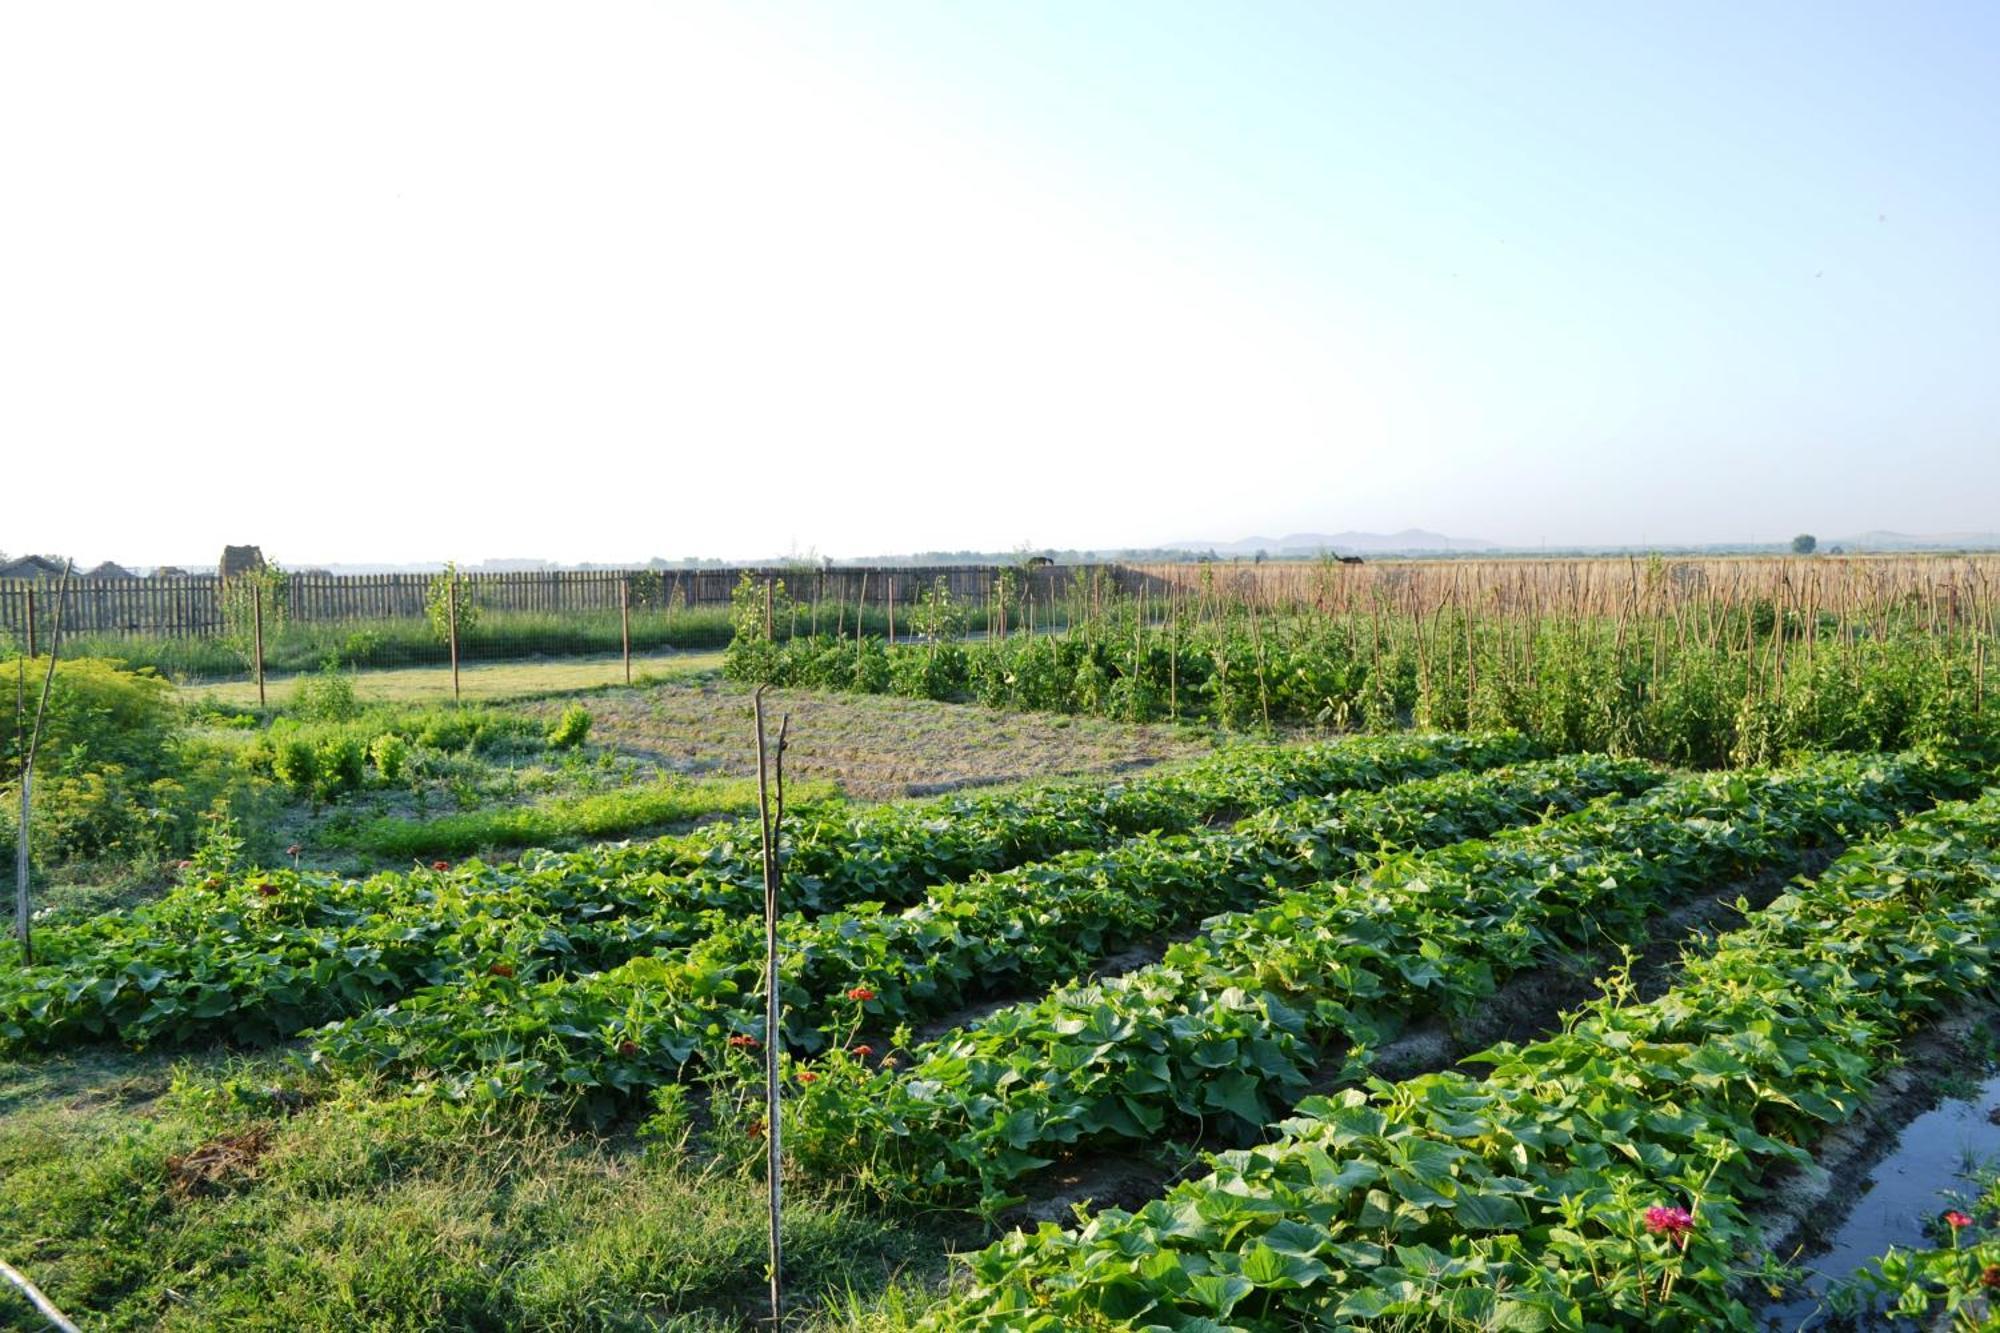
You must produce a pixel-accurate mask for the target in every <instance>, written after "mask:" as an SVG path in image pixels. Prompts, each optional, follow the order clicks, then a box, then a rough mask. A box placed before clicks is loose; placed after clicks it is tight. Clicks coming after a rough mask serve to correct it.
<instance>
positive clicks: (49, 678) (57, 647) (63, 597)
mask: <svg viewBox="0 0 2000 1333" xmlns="http://www.w3.org/2000/svg"><path fill="white" fill-rule="evenodd" d="M74 568H75V563H74V562H73V561H64V562H63V576H62V581H61V582H60V583H58V584H57V585H56V621H55V628H54V629H53V630H51V631H50V633H49V669H48V671H47V672H46V673H45V674H44V675H43V676H42V697H41V701H40V702H39V703H37V704H36V705H35V726H34V729H33V730H32V731H30V732H29V733H28V738H27V744H26V745H25V746H23V747H22V750H21V827H20V831H19V833H17V834H16V835H15V838H14V936H15V938H16V939H18V940H19V941H20V942H21V963H22V965H23V966H25V967H32V966H34V962H35V948H34V940H33V939H32V937H31V936H32V927H31V925H30V917H29V912H28V828H29V824H28V821H29V818H30V815H31V812H32V810H33V808H34V807H33V802H32V796H33V790H34V785H35V751H36V750H37V749H39V748H40V746H41V740H42V725H43V723H44V722H45V721H46V720H47V718H48V711H49V691H50V690H52V689H53V688H54V687H55V683H56V658H58V657H59V656H61V654H62V624H63V605H64V603H65V602H66V601H67V600H68V597H67V594H68V592H69V574H70V570H72V569H74ZM24 670H25V667H17V668H16V669H15V691H16V694H15V698H16V703H15V707H16V709H17V710H21V709H22V708H23V701H22V699H21V695H20V688H21V679H22V676H21V673H22V672H23V671H24Z"/></svg>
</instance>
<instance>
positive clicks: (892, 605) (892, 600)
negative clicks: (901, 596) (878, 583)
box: [889, 574, 896, 648]
mask: <svg viewBox="0 0 2000 1333" xmlns="http://www.w3.org/2000/svg"><path fill="white" fill-rule="evenodd" d="M889 646H890V647H891V648H894V647H895V646H896V576H895V575H894V574H891V575H890V576H889Z"/></svg>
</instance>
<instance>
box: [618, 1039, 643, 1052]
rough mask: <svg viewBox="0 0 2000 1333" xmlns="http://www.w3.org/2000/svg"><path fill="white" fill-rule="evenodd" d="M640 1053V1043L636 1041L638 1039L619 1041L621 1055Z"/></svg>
mask: <svg viewBox="0 0 2000 1333" xmlns="http://www.w3.org/2000/svg"><path fill="white" fill-rule="evenodd" d="M638 1053H639V1043H638V1042H636V1041H621V1042H619V1043H618V1054H620V1055H637V1054H638Z"/></svg>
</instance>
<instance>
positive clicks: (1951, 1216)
mask: <svg viewBox="0 0 2000 1333" xmlns="http://www.w3.org/2000/svg"><path fill="white" fill-rule="evenodd" d="M1944 1224H1945V1225H1946V1226H1948V1227H1950V1228H1951V1229H1952V1230H1953V1231H1956V1230H1958V1229H1959V1228H1960V1227H1969V1226H1971V1225H1972V1219H1971V1218H1969V1217H1967V1216H1966V1215H1965V1214H1964V1213H1961V1212H1959V1211H1958V1209H1956V1208H1954V1209H1952V1210H1951V1211H1950V1212H1948V1213H1946V1214H1945V1215H1944Z"/></svg>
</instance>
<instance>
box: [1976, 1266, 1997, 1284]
mask: <svg viewBox="0 0 2000 1333" xmlns="http://www.w3.org/2000/svg"><path fill="white" fill-rule="evenodd" d="M1979 1285H1980V1286H1982V1287H2000V1264H1988V1265H1986V1267H1985V1269H1984V1270H1983V1271H1982V1272H1981V1273H1980V1274H1979Z"/></svg>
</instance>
